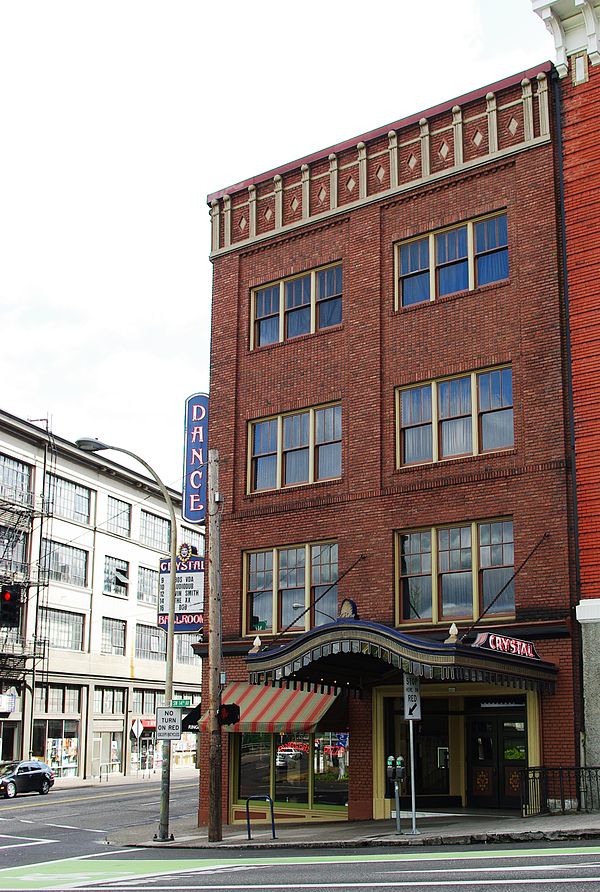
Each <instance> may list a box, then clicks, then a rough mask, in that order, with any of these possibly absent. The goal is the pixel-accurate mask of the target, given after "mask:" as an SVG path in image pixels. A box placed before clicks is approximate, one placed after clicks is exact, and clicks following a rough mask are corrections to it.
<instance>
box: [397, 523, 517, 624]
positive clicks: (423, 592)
mask: <svg viewBox="0 0 600 892" xmlns="http://www.w3.org/2000/svg"><path fill="white" fill-rule="evenodd" d="M395 566H396V610H397V622H398V624H402V623H413V624H420V623H428V624H436V623H444V624H446V623H449V622H454V621H457V622H458V621H461V620H462V621H467V622H471V621H473V620H476V619H478V618H479V617H480V616H481V615H482V614H483V613H484V612H485V615H486V617H489V618H490V619H492V618H494V619H495V618H498V617H501V616H507V617H510V616H514V612H515V590H514V580H512V579H511V577H512V575H513V573H514V535H513V523H512V520H511V519H510V518H501V519H496V520H486V521H473V522H467V523H457V524H452V525H448V526H439V527H427V528H424V529H418V530H409V531H402V532H397V533H396V536H395Z"/></svg>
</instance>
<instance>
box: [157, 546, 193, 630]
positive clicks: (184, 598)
mask: <svg viewBox="0 0 600 892" xmlns="http://www.w3.org/2000/svg"><path fill="white" fill-rule="evenodd" d="M170 574H171V559H170V558H161V561H160V574H159V584H158V625H159V627H160V628H161V629H166V628H167V626H168V618H169V609H168V592H169V576H170ZM203 626H204V558H203V557H198V555H195V554H191V549H190V547H189V545H182V546H181V548H180V549H179V558H178V559H177V562H176V569H175V634H177V632H200V631H202V628H203Z"/></svg>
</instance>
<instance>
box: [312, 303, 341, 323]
mask: <svg viewBox="0 0 600 892" xmlns="http://www.w3.org/2000/svg"><path fill="white" fill-rule="evenodd" d="M317 310H318V323H317V324H318V327H319V328H329V327H330V326H331V325H339V324H340V323H341V321H342V298H341V297H332V298H330V299H329V300H321V301H319V302H318V304H317Z"/></svg>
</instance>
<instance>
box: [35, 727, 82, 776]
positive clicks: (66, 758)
mask: <svg viewBox="0 0 600 892" xmlns="http://www.w3.org/2000/svg"><path fill="white" fill-rule="evenodd" d="M33 757H34V758H37V759H41V760H42V761H43V762H46V763H47V764H48V765H49V766H50V768H52V770H53V771H54V773H55V774H56V775H57V777H74V776H75V775H76V774H77V768H78V762H79V722H78V721H75V720H72V719H64V720H63V719H48V720H46V719H36V721H35V722H34V726H33Z"/></svg>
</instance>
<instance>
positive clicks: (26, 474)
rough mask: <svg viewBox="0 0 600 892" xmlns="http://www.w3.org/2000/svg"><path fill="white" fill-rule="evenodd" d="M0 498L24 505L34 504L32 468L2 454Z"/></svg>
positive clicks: (0, 461) (0, 459) (0, 455)
mask: <svg viewBox="0 0 600 892" xmlns="http://www.w3.org/2000/svg"><path fill="white" fill-rule="evenodd" d="M0 496H2V498H4V499H8V500H10V501H15V502H19V503H21V504H23V505H30V504H32V501H33V494H32V492H31V466H30V465H27V464H25V462H22V461H18V460H17V459H16V458H11V457H10V456H9V455H2V454H0Z"/></svg>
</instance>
